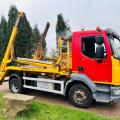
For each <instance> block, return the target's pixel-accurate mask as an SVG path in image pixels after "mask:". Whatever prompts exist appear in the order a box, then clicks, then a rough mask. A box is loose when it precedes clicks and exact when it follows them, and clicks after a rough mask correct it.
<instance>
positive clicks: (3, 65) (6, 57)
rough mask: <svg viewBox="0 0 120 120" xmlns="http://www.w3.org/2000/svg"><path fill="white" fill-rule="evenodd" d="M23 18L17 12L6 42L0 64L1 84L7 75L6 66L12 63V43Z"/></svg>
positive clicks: (22, 15)
mask: <svg viewBox="0 0 120 120" xmlns="http://www.w3.org/2000/svg"><path fill="white" fill-rule="evenodd" d="M22 17H24V13H23V12H19V14H18V17H17V20H16V23H15V25H14V27H13V30H12V33H11V36H10V39H9V42H8V46H7V49H6V52H5V55H4V57H3V60H2V62H1V66H0V83H2V81H3V80H4V77H5V75H6V73H7V65H8V64H9V63H10V62H11V61H12V59H13V58H14V42H15V38H16V35H17V32H18V25H19V22H20V20H21V18H22Z"/></svg>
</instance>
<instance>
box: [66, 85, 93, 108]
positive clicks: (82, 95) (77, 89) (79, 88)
mask: <svg viewBox="0 0 120 120" xmlns="http://www.w3.org/2000/svg"><path fill="white" fill-rule="evenodd" d="M68 96H69V100H70V102H71V103H72V104H73V105H75V106H77V107H81V108H88V107H90V106H91V104H92V94H91V92H90V90H89V89H88V88H87V87H86V86H84V85H80V84H75V85H74V86H72V87H71V88H70V90H69V93H68Z"/></svg>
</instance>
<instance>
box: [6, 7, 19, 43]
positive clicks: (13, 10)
mask: <svg viewBox="0 0 120 120" xmlns="http://www.w3.org/2000/svg"><path fill="white" fill-rule="evenodd" d="M17 15H18V10H17V8H16V6H14V5H12V6H10V10H9V13H8V24H7V42H8V41H9V38H10V35H11V32H12V29H13V26H14V24H15V21H16V18H17Z"/></svg>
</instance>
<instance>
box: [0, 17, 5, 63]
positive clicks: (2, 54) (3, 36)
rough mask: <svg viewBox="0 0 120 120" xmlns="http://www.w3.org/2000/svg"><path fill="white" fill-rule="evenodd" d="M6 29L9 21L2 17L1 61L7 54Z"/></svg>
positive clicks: (0, 35) (0, 27) (0, 29)
mask: <svg viewBox="0 0 120 120" xmlns="http://www.w3.org/2000/svg"><path fill="white" fill-rule="evenodd" d="M6 28H7V21H6V19H5V17H4V16H2V17H1V21H0V48H1V49H0V61H1V60H2V58H3V56H4V52H5V45H6Z"/></svg>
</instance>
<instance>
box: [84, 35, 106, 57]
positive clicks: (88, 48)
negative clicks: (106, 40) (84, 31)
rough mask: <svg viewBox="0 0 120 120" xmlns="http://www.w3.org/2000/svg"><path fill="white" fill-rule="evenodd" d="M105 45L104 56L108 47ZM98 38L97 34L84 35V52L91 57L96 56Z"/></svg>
mask: <svg viewBox="0 0 120 120" xmlns="http://www.w3.org/2000/svg"><path fill="white" fill-rule="evenodd" d="M103 46H104V52H105V53H104V56H106V48H105V45H104V44H103ZM96 47H97V43H96V39H95V36H89V37H82V53H83V54H84V55H86V56H88V57H90V58H96Z"/></svg>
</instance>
